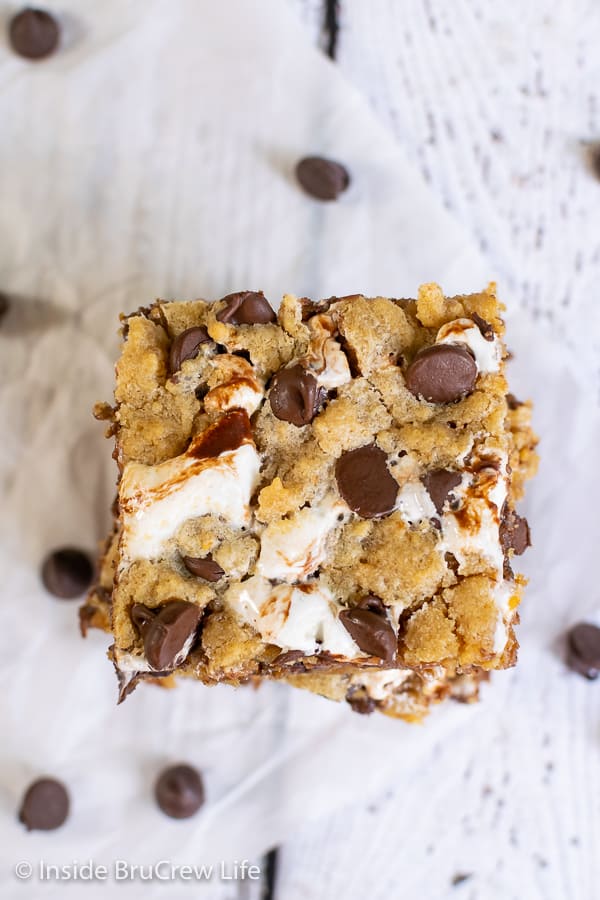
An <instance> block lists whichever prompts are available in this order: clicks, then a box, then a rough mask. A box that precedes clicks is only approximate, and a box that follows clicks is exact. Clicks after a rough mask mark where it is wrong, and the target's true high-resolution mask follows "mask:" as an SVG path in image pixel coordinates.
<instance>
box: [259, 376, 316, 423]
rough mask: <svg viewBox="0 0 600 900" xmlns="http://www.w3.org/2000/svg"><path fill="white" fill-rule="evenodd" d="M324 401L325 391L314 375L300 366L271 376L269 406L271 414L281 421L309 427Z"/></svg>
mask: <svg viewBox="0 0 600 900" xmlns="http://www.w3.org/2000/svg"><path fill="white" fill-rule="evenodd" d="M324 399H325V391H324V390H323V389H322V388H319V383H318V381H317V379H316V378H315V376H314V375H311V373H310V372H307V371H306V369H305V368H304V367H303V366H301V365H299V364H298V365H295V366H290V368H289V369H280V370H279V372H276V373H275V375H274V376H273V380H272V382H271V390H270V392H269V403H270V404H271V409H272V410H273V415H274V416H277V418H278V419H281V420H282V421H283V422H290V423H291V424H292V425H296V426H298V428H300V427H301V426H302V425H308V424H309V423H310V422H312V420H313V419H314V417H315V416H316V414H317V411H318V409H319V407H320V405H321V403H322V402H323V400H324Z"/></svg>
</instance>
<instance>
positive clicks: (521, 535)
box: [500, 508, 531, 556]
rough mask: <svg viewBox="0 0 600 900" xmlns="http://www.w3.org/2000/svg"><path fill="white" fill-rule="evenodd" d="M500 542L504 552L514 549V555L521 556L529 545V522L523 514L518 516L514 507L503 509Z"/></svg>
mask: <svg viewBox="0 0 600 900" xmlns="http://www.w3.org/2000/svg"><path fill="white" fill-rule="evenodd" d="M500 543H501V544H502V548H503V550H504V552H505V553H508V551H509V550H514V552H515V556H521V554H522V553H525V551H526V550H527V548H528V547H531V536H530V532H529V523H528V522H527V519H526V518H525V517H524V516H519V515H518V514H517V513H516V512H515V511H514V509H507V508H505V509H504V510H503V514H502V521H501V522H500Z"/></svg>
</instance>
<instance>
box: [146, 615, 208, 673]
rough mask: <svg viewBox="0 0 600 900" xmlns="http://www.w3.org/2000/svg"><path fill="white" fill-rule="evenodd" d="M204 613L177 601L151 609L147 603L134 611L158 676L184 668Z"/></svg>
mask: <svg viewBox="0 0 600 900" xmlns="http://www.w3.org/2000/svg"><path fill="white" fill-rule="evenodd" d="M201 618H202V610H201V609H199V608H198V607H197V606H196V605H195V604H194V603H188V602H187V601H185V600H173V601H172V602H170V603H166V604H165V605H164V606H161V607H159V608H158V609H157V610H153V609H149V608H148V607H147V606H145V605H144V604H143V603H134V604H133V606H132V607H131V619H132V622H133V624H134V625H135V626H136V627H137V629H138V631H139V632H140V634H141V636H142V639H143V641H144V652H145V654H146V659H147V660H148V663H149V664H150V666H151V667H152V668H153V669H154V670H155V671H157V672H161V671H168V670H170V669H175V668H176V667H177V666H180V665H181V663H182V662H183V661H184V660H185V658H186V656H187V655H188V653H189V651H190V650H191V647H192V645H193V642H194V639H195V636H196V633H197V631H198V626H199V624H200V619H201Z"/></svg>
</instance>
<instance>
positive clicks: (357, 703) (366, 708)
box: [346, 691, 375, 716]
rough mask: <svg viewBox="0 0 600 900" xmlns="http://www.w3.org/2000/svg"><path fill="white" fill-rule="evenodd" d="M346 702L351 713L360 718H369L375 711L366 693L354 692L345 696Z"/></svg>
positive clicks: (371, 699)
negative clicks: (356, 714)
mask: <svg viewBox="0 0 600 900" xmlns="http://www.w3.org/2000/svg"><path fill="white" fill-rule="evenodd" d="M346 702H347V703H349V704H350V707H351V708H352V711H353V712H355V713H358V714H359V715H361V716H369V715H370V714H371V713H372V712H374V711H375V701H374V700H373V698H372V697H369V695H368V694H367V693H364V692H361V691H356V692H355V693H348V694H346Z"/></svg>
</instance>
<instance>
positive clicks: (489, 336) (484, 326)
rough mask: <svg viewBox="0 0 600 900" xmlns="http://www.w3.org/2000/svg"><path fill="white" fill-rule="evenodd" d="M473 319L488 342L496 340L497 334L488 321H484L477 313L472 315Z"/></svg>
mask: <svg viewBox="0 0 600 900" xmlns="http://www.w3.org/2000/svg"><path fill="white" fill-rule="evenodd" d="M471 319H472V320H473V321H474V322H475V324H476V325H477V327H478V328H479V330H480V332H481V334H482V335H483V337H484V338H485V339H486V341H493V340H494V338H495V336H496V332H495V331H494V329H493V327H492V325H490V323H489V322H486V320H485V319H482V318H481V316H480V315H478V314H477V313H471Z"/></svg>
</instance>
